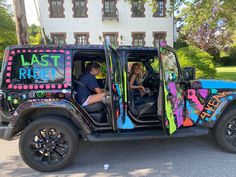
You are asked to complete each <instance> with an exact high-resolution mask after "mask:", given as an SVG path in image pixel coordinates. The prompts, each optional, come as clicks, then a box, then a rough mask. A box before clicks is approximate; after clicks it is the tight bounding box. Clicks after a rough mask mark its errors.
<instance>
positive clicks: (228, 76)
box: [216, 66, 236, 81]
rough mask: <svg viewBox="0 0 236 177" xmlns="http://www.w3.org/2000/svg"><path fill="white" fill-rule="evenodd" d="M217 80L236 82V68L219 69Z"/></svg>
mask: <svg viewBox="0 0 236 177" xmlns="http://www.w3.org/2000/svg"><path fill="white" fill-rule="evenodd" d="M216 70H217V74H216V79H224V80H234V81H236V66H229V67H217V68H216Z"/></svg>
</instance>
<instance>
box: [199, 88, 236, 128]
mask: <svg viewBox="0 0 236 177" xmlns="http://www.w3.org/2000/svg"><path fill="white" fill-rule="evenodd" d="M234 101H236V92H219V93H218V94H216V95H213V96H212V97H211V98H210V99H209V101H208V102H207V104H206V105H205V106H204V109H203V111H202V112H201V114H200V116H199V119H198V124H200V125H204V126H206V127H209V128H212V127H214V126H215V124H216V122H217V121H218V120H219V119H221V118H222V117H223V116H224V115H223V114H224V111H225V110H226V108H227V107H228V106H229V105H231V104H232V103H233V102H234Z"/></svg>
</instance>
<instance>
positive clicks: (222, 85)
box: [199, 79, 236, 90]
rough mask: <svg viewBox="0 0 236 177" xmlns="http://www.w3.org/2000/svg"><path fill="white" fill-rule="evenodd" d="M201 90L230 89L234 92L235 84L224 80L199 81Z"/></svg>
mask: <svg viewBox="0 0 236 177" xmlns="http://www.w3.org/2000/svg"><path fill="white" fill-rule="evenodd" d="M199 81H200V82H201V85H202V88H203V89H232V90H236V82H234V81H224V80H205V79H202V80H199Z"/></svg>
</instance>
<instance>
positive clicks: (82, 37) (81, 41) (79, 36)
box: [74, 33, 89, 45]
mask: <svg viewBox="0 0 236 177" xmlns="http://www.w3.org/2000/svg"><path fill="white" fill-rule="evenodd" d="M74 36H75V44H77V45H87V44H89V33H74Z"/></svg>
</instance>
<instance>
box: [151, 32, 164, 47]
mask: <svg viewBox="0 0 236 177" xmlns="http://www.w3.org/2000/svg"><path fill="white" fill-rule="evenodd" d="M153 38H154V41H153V44H154V46H155V47H156V46H158V43H159V42H160V41H163V40H164V41H166V32H153Z"/></svg>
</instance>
